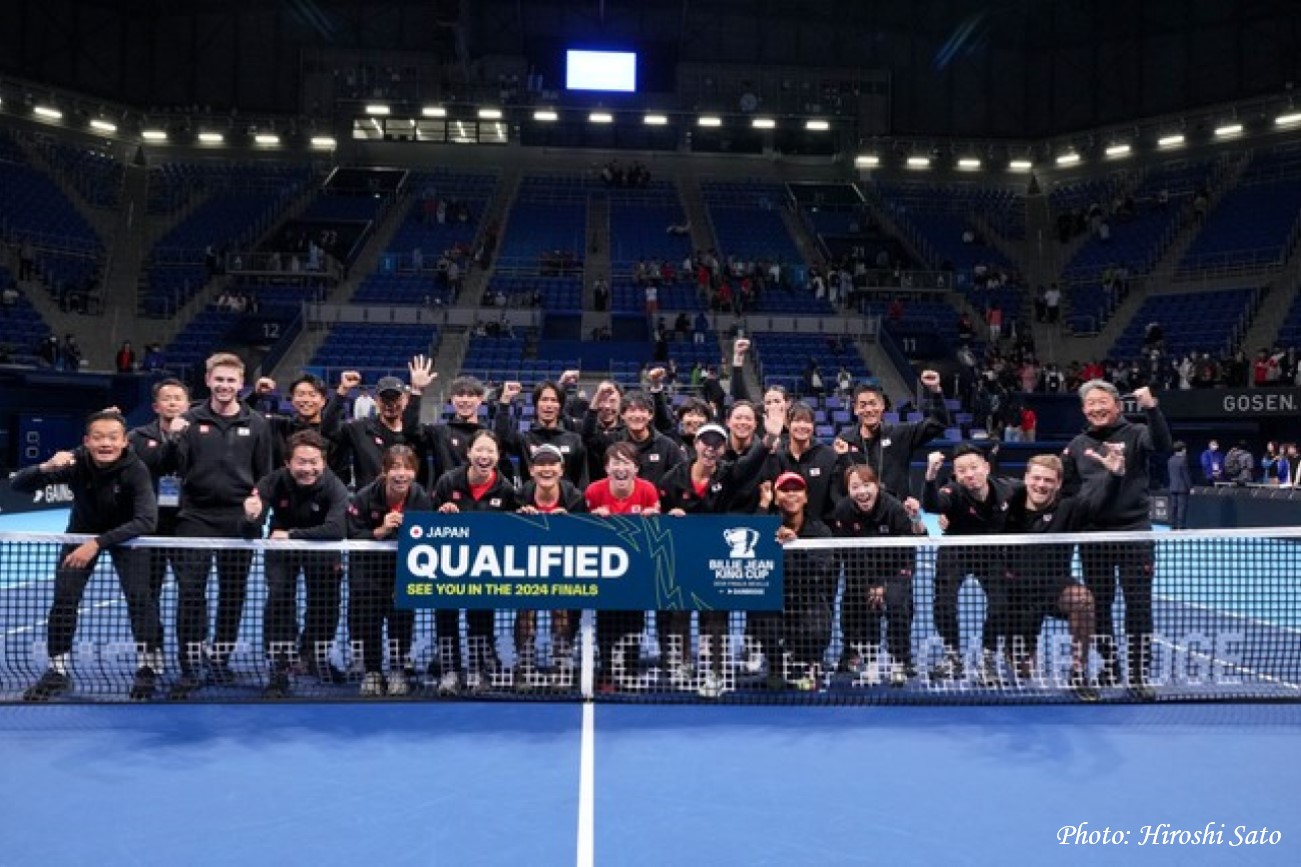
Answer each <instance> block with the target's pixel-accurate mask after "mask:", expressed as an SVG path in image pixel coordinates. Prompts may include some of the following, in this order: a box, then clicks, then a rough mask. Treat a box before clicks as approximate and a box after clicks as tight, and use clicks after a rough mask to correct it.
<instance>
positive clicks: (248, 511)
mask: <svg viewBox="0 0 1301 867" xmlns="http://www.w3.org/2000/svg"><path fill="white" fill-rule="evenodd" d="M244 517H246V518H248V519H249V520H250V521H256V520H257V519H258V518H261V517H262V495H261V494H259V493H258V492H257V488H254V489H253V493H251V494H249V495H248V496H247V497H246V498H245V499H244Z"/></svg>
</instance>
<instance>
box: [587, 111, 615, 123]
mask: <svg viewBox="0 0 1301 867" xmlns="http://www.w3.org/2000/svg"><path fill="white" fill-rule="evenodd" d="M587 120H588V122H589V123H614V115H612V114H610V112H608V111H594V112H592V113H591V114H589V115H588V116H587Z"/></svg>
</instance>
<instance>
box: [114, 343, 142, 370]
mask: <svg viewBox="0 0 1301 867" xmlns="http://www.w3.org/2000/svg"><path fill="white" fill-rule="evenodd" d="M113 366H114V367H115V368H116V369H117V372H118V373H132V372H134V371H135V369H136V354H135V351H134V350H132V349H131V341H130V340H124V341H122V345H121V346H120V347H118V350H117V355H115V356H113Z"/></svg>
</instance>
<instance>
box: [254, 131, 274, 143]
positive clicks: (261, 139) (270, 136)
mask: <svg viewBox="0 0 1301 867" xmlns="http://www.w3.org/2000/svg"><path fill="white" fill-rule="evenodd" d="M253 141H255V142H257V143H258V144H260V145H278V144H280V136H278V135H276V134H275V133H273V132H261V133H258V134H257V135H255V136H253Z"/></svg>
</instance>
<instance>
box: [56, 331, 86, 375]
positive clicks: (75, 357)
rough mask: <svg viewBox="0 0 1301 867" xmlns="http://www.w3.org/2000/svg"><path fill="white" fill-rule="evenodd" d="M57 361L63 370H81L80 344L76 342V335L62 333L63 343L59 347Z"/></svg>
mask: <svg viewBox="0 0 1301 867" xmlns="http://www.w3.org/2000/svg"><path fill="white" fill-rule="evenodd" d="M59 362H60V364H61V366H62V368H63V369H64V370H67V371H70V372H73V373H75V372H77V371H79V370H81V362H82V357H81V344H79V343H77V338H76V336H74V335H72V334H65V335H63V345H62V346H60V347H59Z"/></svg>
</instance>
